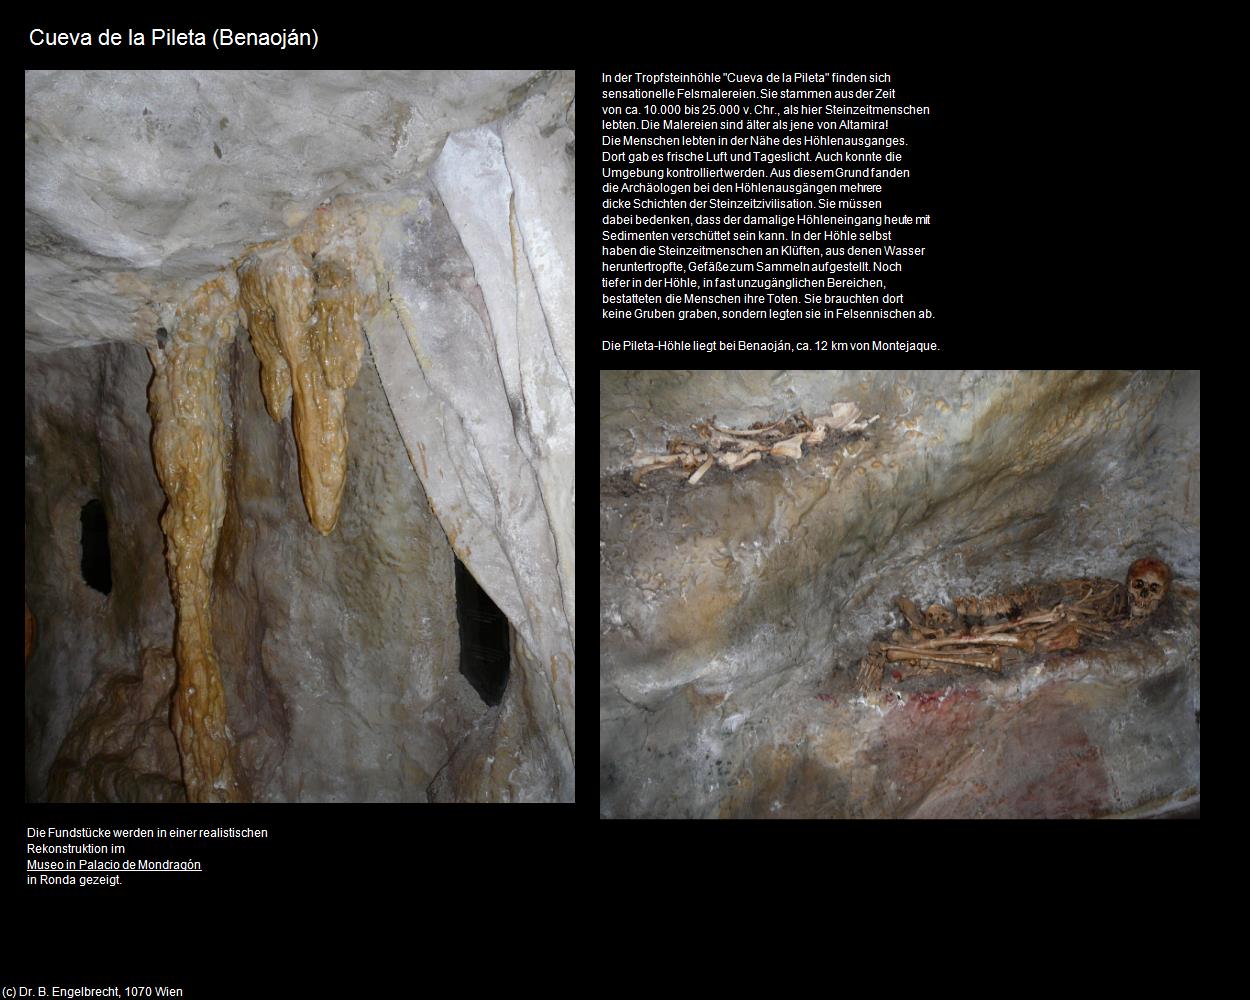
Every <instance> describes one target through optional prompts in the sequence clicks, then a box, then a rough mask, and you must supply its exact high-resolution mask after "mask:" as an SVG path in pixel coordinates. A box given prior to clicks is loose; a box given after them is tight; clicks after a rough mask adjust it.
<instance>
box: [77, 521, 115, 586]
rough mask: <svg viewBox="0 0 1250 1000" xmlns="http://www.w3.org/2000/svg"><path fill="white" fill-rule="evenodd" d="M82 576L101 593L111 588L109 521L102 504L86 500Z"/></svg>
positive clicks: (111, 564)
mask: <svg viewBox="0 0 1250 1000" xmlns="http://www.w3.org/2000/svg"><path fill="white" fill-rule="evenodd" d="M81 518H82V578H83V580H85V581H86V583H87V586H89V587H94V588H95V589H96V590H98V591H99V592H100V593H101V594H107V593H109V592H111V591H112V589H113V561H112V559H111V558H110V556H109V523H108V518H107V517H106V516H105V514H104V504H102V503H101V502H100V501H99V500H88V501H87V502H86V503H85V504H84V505H83V508H82V515H81Z"/></svg>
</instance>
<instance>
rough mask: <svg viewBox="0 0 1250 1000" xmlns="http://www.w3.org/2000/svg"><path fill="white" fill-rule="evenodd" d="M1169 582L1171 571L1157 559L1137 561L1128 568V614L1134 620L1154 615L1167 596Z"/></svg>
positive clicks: (1170, 580)
mask: <svg viewBox="0 0 1250 1000" xmlns="http://www.w3.org/2000/svg"><path fill="white" fill-rule="evenodd" d="M1171 582H1172V571H1171V570H1170V569H1168V567H1167V564H1166V563H1162V562H1160V561H1159V560H1158V559H1138V560H1137V562H1135V563H1133V565H1132V566H1130V567H1129V568H1128V580H1127V583H1126V586H1127V587H1128V605H1129V614H1130V615H1131V616H1132V617H1134V618H1144V617H1146V616H1147V615H1152V614H1154V613H1155V611H1156V610H1158V607H1159V605H1160V604H1161V603H1162V602H1163V598H1164V597H1166V596H1167V592H1168V585H1169V584H1170V583H1171Z"/></svg>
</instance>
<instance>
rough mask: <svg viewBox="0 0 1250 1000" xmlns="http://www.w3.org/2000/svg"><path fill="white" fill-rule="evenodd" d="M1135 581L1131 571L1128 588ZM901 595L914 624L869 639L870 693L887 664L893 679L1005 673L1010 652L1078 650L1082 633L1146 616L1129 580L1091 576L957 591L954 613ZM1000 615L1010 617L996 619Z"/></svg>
mask: <svg viewBox="0 0 1250 1000" xmlns="http://www.w3.org/2000/svg"><path fill="white" fill-rule="evenodd" d="M1138 565H1139V563H1134V564H1133V566H1134V569H1135V568H1136V567H1137V566H1138ZM1132 580H1133V570H1130V574H1129V581H1130V583H1129V586H1131V585H1132ZM895 601H896V602H897V604H898V607H899V610H900V611H901V612H902V613H903V617H904V618H905V619H906V621H907V626H908V627H907V628H900V629H895V630H894V632H893V633H892V634H891V636H890V638H889V640H888V641H877V642H872V643H870V644H869V646H868V655H867V656H865V657H864V658H863V660H861V661H860V665H859V674H858V681H859V686H860V688H861V689H862V690H864V691H869V690H876V689H877V688H880V687H881V681H882V679H883V678H884V676H885V671H886V669H887V668H889V669H890V671H891V676H893V677H894V679H895V680H903V679H905V678H906V677H909V676H915V675H916V674H923V673H925V672H928V671H933V670H940V671H950V670H951V669H952V668H955V667H976V668H979V669H981V670H989V671H992V672H994V673H1002V669H1003V661H1004V658H1005V657H1006V658H1008V659H1010V658H1017V659H1019V658H1023V657H1025V656H1028V655H1030V654H1033V653H1035V652H1039V653H1054V652H1058V651H1060V650H1067V649H1076V648H1077V647H1078V646H1079V645H1080V644H1081V641H1082V639H1095V640H1098V639H1106V638H1108V637H1110V636H1111V635H1112V634H1113V632H1114V630H1115V629H1116V628H1125V627H1129V626H1131V625H1135V624H1138V623H1140V622H1141V621H1142V620H1143V618H1144V616H1143V615H1141V614H1140V613H1138V612H1137V611H1136V609H1135V608H1134V607H1132V606H1131V603H1130V600H1129V590H1128V588H1127V587H1126V586H1125V585H1124V584H1121V583H1116V582H1115V581H1114V580H1102V579H1090V578H1087V577H1082V578H1079V579H1075V580H1064V581H1062V582H1060V583H1057V584H1049V585H1044V586H1040V587H1027V588H1025V589H1023V590H1020V591H1016V592H1014V593H1011V594H1005V595H999V596H992V597H987V598H977V597H959V598H956V599H955V602H954V603H955V611H954V613H952V612H951V610H950V609H949V608H947V607H944V606H943V605H941V604H933V605H930V606H929V608H928V609H927V610H925V611H924V612H923V614H922V613H921V612H920V610H919V609H918V608H917V607H916V605H915V603H914V602H912V601H910V600H908V599H907V598H906V597H898V598H895ZM1155 606H1156V607H1157V604H1156V605H1155ZM1151 610H1153V608H1152V609H1151ZM1001 618H1006V620H1005V621H995V620H994V619H1001ZM974 619H976V621H974Z"/></svg>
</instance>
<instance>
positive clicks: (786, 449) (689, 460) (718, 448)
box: [630, 403, 878, 486]
mask: <svg viewBox="0 0 1250 1000" xmlns="http://www.w3.org/2000/svg"><path fill="white" fill-rule="evenodd" d="M877 419H878V418H877V417H870V418H868V419H867V420H862V419H860V412H859V407H858V406H856V405H855V404H854V403H834V404H833V407H832V408H831V409H830V411H829V413H827V414H825V415H823V416H818V417H814V418H812V419H811V420H809V419H808V418H807V417H806V416H804V415H803V413H802V411H800V412H798V413H793V414H791V415H789V416H787V417H782V418H781V419H780V420H774V421H772V422H771V423H755V424H752V425H751V426H750V427H748V428H746V429H743V430H735V429H733V428H730V427H721V426H719V425H718V424H717V423H716V418H715V417H712V419H711V420H703V421H700V422H699V423H695V424H691V425H690V428H691V430H693V431H694V432H695V434H696V435H697V436H698V439H699V440H698V441H682V440H680V439H677V440H672V441H669V442H668V452H667V454H663V455H654V454H651V455H648V454H644V453H642V452H639V453H638V454H636V455H634V457H633V458H632V459H630V465H631V466H633V469H634V472H633V481H634V483H635V485H641V484H642V479H643V477H644V476H646V475H648V474H650V473H652V472H658V471H659V470H661V469H670V470H676V471H681V472H683V473H687V472H689V473H691V475H690V479H689V483H690V485H691V486H695V485H697V484H698V483H699V481H700V480H701V479H702V478H703V477H704V476H705V475H707V472H708V470H709V469H711V468H712V466H713V465H719V466H720V467H721V468H722V469H727V470H728V471H730V472H737V471H738V470H739V469H745V468H746V467H747V466H748V465H752V464H754V463H755V462H758V461H760V460H761V459H764V458H791V459H794V460H795V461H798V460H799V459H801V458H802V457H803V446H804V445H808V446H809V447H816V446H817V445H820V444H823V443H825V441H826V440H836V439H838V438H846V437H849V436H851V435H853V434H859V433H861V432H863V431H865V430H867V429H868V427H869V425H870V424H872V423H873V422H874V421H875V420H877Z"/></svg>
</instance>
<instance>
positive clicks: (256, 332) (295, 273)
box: [238, 244, 364, 535]
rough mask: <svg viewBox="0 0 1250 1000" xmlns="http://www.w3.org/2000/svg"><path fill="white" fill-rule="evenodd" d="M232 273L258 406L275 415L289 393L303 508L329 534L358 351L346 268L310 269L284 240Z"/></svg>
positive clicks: (342, 472) (343, 469)
mask: <svg viewBox="0 0 1250 1000" xmlns="http://www.w3.org/2000/svg"><path fill="white" fill-rule="evenodd" d="M238 275H239V299H240V304H241V305H242V307H243V310H244V312H245V313H246V314H247V322H248V331H249V333H250V334H251V338H252V347H253V349H254V350H255V351H256V356H257V357H258V358H259V359H260V363H261V385H262V389H263V391H264V394H265V405H266V407H267V408H268V410H269V415H270V416H271V417H273V419H274V420H281V419H282V416H283V413H284V412H285V410H286V404H287V401H288V400H290V399H292V395H294V402H293V406H292V408H291V425H292V428H293V429H294V431H295V442H296V445H297V446H298V449H299V480H300V488H301V489H302V490H303V493H304V506H305V507H306V508H307V509H308V517H309V519H310V520H311V521H312V524H313V527H315V528H316V529H317V530H318V531H319V532H321V534H323V535H328V534H329V533H330V532H331V531H333V530H334V526H335V524H337V523H338V518H339V502H340V500H341V499H342V496H343V483H344V481H345V479H346V476H347V424H346V421H345V419H344V409H345V407H346V402H347V389H348V388H349V387H350V386H351V385H352V384H353V383H354V382H355V381H356V375H357V373H358V372H359V370H360V358H361V354H362V351H363V350H364V345H363V342H362V340H361V336H360V324H359V304H358V302H357V299H356V295H355V293H354V291H353V287H352V277H351V272H350V270H349V269H348V268H347V267H345V266H344V265H342V264H338V263H333V262H329V261H327V262H322V263H319V264H318V265H317V267H316V270H315V272H314V269H313V258H312V256H311V255H308V254H304V253H302V252H300V251H299V250H297V249H295V248H293V247H291V246H289V245H285V244H283V245H279V246H271V247H267V248H264V249H261V250H257V251H256V252H254V253H252V254H251V255H250V256H248V257H246V258H245V259H244V260H243V261H242V262H241V263H240V264H239V267H238Z"/></svg>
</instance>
